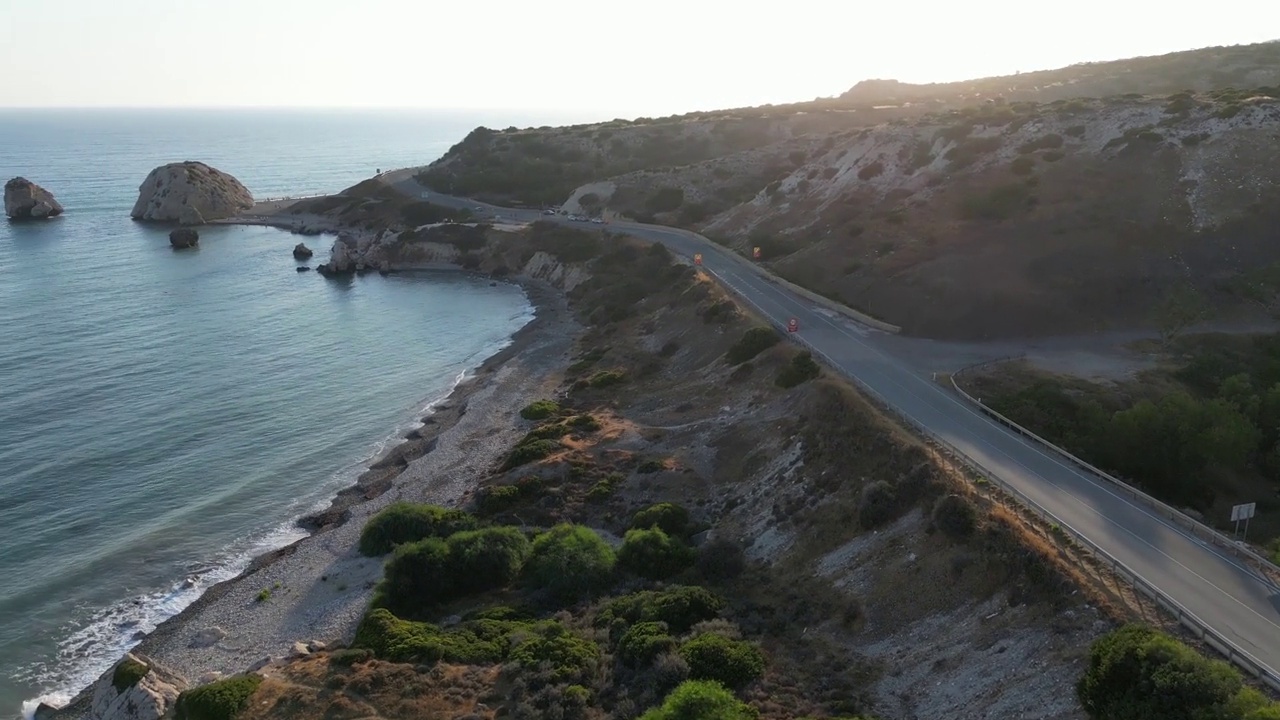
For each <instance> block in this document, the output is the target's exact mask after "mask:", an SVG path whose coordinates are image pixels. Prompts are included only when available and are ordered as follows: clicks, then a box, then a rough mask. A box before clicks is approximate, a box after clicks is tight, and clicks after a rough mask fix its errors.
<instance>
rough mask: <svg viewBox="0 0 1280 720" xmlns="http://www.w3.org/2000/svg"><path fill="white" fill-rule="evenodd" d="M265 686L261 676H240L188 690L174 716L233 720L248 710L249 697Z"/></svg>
mask: <svg viewBox="0 0 1280 720" xmlns="http://www.w3.org/2000/svg"><path fill="white" fill-rule="evenodd" d="M261 684H262V676H261V675H236V676H234V677H229V678H226V679H224V680H218V681H217V682H212V683H209V684H208V685H201V686H200V687H197V688H192V689H190V690H184V691H183V692H182V694H181V695H179V696H178V702H177V703H175V704H174V717H175V718H177V720H231V719H232V718H234V717H235V716H236V714H237V713H239V712H240V711H241V710H243V709H244V707H245V705H246V704H247V703H248V702H249V696H250V695H252V694H253V693H254V692H255V691H256V690H257V689H258V686H259V685H261Z"/></svg>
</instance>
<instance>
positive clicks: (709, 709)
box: [640, 680, 760, 720]
mask: <svg viewBox="0 0 1280 720" xmlns="http://www.w3.org/2000/svg"><path fill="white" fill-rule="evenodd" d="M758 717H760V714H759V713H758V712H757V711H756V709H755V708H753V707H751V706H750V705H748V704H746V703H744V702H742V701H741V700H739V699H738V698H736V697H734V696H733V693H731V692H729V691H728V690H726V689H725V688H724V687H723V686H722V685H720V684H719V683H716V682H709V681H706V680H688V681H685V682H683V683H680V685H679V686H678V687H677V688H676V689H675V690H672V691H671V694H670V695H667V698H666V700H663V701H662V705H661V706H659V707H656V708H653V709H651V710H649V711H648V712H646V713H645V714H643V715H641V716H640V720H756V718H758Z"/></svg>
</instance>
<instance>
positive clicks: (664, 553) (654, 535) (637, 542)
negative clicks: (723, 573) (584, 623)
mask: <svg viewBox="0 0 1280 720" xmlns="http://www.w3.org/2000/svg"><path fill="white" fill-rule="evenodd" d="M693 561H694V553H693V550H692V549H691V548H689V546H687V545H685V544H684V543H683V542H681V541H680V540H679V539H678V538H673V537H671V536H670V535H668V534H666V533H665V532H663V531H662V529H661V528H658V527H652V528H649V529H647V530H628V531H627V534H626V537H625V538H623V540H622V548H621V549H620V550H619V551H618V567H619V568H621V569H623V570H626V571H627V572H630V573H634V574H636V575H639V576H640V577H644V578H648V579H650V580H664V579H666V578H669V577H671V576H672V575H675V574H677V573H680V572H682V571H684V570H686V569H688V568H689V567H690V566H692V565H693Z"/></svg>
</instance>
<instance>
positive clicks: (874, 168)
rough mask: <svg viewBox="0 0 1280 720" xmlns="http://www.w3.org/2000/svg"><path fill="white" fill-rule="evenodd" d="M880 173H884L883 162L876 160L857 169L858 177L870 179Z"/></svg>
mask: <svg viewBox="0 0 1280 720" xmlns="http://www.w3.org/2000/svg"><path fill="white" fill-rule="evenodd" d="M882 174H884V163H882V162H880V161H879V160H876V161H875V162H873V163H871V164H870V165H868V166H866V167H864V168H862V169H861V170H859V171H858V179H859V180H870V179H871V178H874V177H878V176H880V175H882Z"/></svg>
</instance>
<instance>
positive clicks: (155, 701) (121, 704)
mask: <svg viewBox="0 0 1280 720" xmlns="http://www.w3.org/2000/svg"><path fill="white" fill-rule="evenodd" d="M126 664H133V665H134V666H135V667H136V666H139V665H140V666H143V668H142V669H144V670H145V674H144V675H142V677H141V678H139V679H138V680H137V681H136V682H133V684H131V685H126V686H125V687H123V688H117V687H116V683H115V682H114V681H115V680H116V679H121V680H122V681H123V680H125V679H130V678H128V677H127V676H125V675H124V674H123V673H121V672H119V671H118V670H117V671H113V672H108V673H106V674H104V675H103V676H102V677H101V678H100V679H99V680H98V683H97V685H95V686H94V688H93V701H92V705H91V706H90V708H91V709H90V711H89V717H90V718H92V720H160V718H163V717H165V715H166V714H168V713H170V712H171V711H172V710H173V704H174V703H175V702H177V700H178V695H179V694H180V693H181V692H182V691H183V690H185V689H186V687H187V682H186V680H184V679H183V678H182V677H180V676H178V675H176V674H175V673H173V672H170V671H168V670H166V669H165V668H163V667H161V666H160V665H158V664H156V662H155V661H154V660H152V659H150V658H147V657H143V656H141V655H134V654H133V653H130V654H128V655H126V656H125V659H124V660H121V661H120V663H118V664H117V669H118V668H119V667H120V666H122V665H126Z"/></svg>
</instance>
